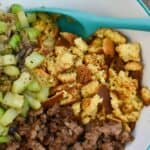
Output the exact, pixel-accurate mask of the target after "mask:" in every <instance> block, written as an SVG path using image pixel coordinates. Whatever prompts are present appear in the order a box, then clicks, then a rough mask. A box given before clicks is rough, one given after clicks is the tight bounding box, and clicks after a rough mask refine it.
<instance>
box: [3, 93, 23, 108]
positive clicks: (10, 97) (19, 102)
mask: <svg viewBox="0 0 150 150" xmlns="http://www.w3.org/2000/svg"><path fill="white" fill-rule="evenodd" d="M2 103H3V104H5V105H7V106H9V107H13V108H17V109H19V108H22V106H23V103H24V96H23V95H18V94H16V93H11V92H7V93H6V94H5V96H4V99H3V101H2Z"/></svg>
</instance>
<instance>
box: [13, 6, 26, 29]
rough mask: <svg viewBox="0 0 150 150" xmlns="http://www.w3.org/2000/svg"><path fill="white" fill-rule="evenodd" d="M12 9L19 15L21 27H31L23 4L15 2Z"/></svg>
mask: <svg viewBox="0 0 150 150" xmlns="http://www.w3.org/2000/svg"><path fill="white" fill-rule="evenodd" d="M10 11H11V12H12V13H14V14H16V15H17V17H18V20H19V22H20V25H21V27H23V28H25V27H29V23H28V20H27V17H26V15H25V12H24V10H23V7H22V6H21V5H19V4H13V5H12V6H11V8H10Z"/></svg>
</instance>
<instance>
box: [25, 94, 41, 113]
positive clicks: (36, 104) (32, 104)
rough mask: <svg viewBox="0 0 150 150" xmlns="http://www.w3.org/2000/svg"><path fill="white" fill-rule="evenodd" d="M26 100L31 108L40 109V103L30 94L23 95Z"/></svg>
mask: <svg viewBox="0 0 150 150" xmlns="http://www.w3.org/2000/svg"><path fill="white" fill-rule="evenodd" d="M25 98H26V100H27V101H28V103H29V105H30V107H31V108H32V109H35V110H37V109H40V108H41V103H40V102H39V101H37V100H35V99H34V98H33V97H31V96H30V95H25Z"/></svg>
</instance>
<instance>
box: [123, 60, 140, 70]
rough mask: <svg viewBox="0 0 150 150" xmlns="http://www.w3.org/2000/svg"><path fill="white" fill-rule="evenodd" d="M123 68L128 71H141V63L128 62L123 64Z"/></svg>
mask: <svg viewBox="0 0 150 150" xmlns="http://www.w3.org/2000/svg"><path fill="white" fill-rule="evenodd" d="M124 68H125V70H128V71H141V70H142V68H143V65H142V64H141V63H139V62H128V63H127V64H126V65H125V66H124Z"/></svg>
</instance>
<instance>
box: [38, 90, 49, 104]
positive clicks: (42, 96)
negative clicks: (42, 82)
mask: <svg viewBox="0 0 150 150" xmlns="http://www.w3.org/2000/svg"><path fill="white" fill-rule="evenodd" d="M48 96H49V88H48V87H43V88H42V89H41V90H40V91H39V92H38V93H37V99H38V100H39V101H40V102H44V101H46V100H47V99H48Z"/></svg>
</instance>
